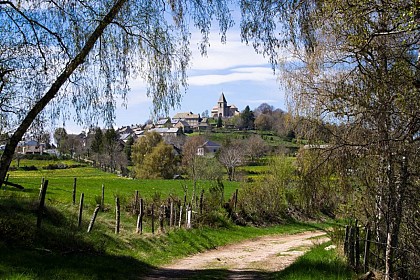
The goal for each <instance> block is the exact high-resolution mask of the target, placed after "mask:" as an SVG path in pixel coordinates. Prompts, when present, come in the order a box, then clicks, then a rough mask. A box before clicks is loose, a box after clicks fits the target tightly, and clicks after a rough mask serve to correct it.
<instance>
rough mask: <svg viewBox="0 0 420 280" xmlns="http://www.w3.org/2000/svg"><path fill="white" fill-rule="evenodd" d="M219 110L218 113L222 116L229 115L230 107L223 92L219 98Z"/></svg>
mask: <svg viewBox="0 0 420 280" xmlns="http://www.w3.org/2000/svg"><path fill="white" fill-rule="evenodd" d="M217 111H218V115H219V116H221V117H228V116H229V107H228V105H227V102H226V98H225V95H224V94H223V92H222V95H221V96H220V98H219V101H218V102H217Z"/></svg>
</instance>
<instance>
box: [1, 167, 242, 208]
mask: <svg viewBox="0 0 420 280" xmlns="http://www.w3.org/2000/svg"><path fill="white" fill-rule="evenodd" d="M65 163H66V164H67V165H71V164H76V163H75V162H71V161H66V162H65ZM47 164H50V163H47V161H46V162H44V161H32V160H31V161H26V160H22V161H21V163H20V166H30V165H35V166H37V167H39V170H36V171H22V170H17V171H11V172H9V181H10V182H13V183H17V184H20V185H22V186H24V187H25V189H24V190H23V191H20V190H17V189H14V188H12V187H8V189H9V190H10V191H12V192H16V195H19V196H26V197H37V195H38V192H39V188H40V186H41V180H42V178H45V179H46V180H48V181H49V183H48V190H47V197H48V198H49V199H50V200H53V201H59V202H60V203H64V204H68V203H71V202H72V194H73V182H74V178H77V179H76V186H77V197H79V196H80V193H82V192H83V193H84V195H85V201H86V203H87V204H92V205H96V199H97V197H98V196H100V195H101V192H102V185H104V187H105V193H106V194H105V203H108V204H111V203H113V201H114V199H115V196H116V195H118V196H120V197H126V198H129V197H132V196H133V195H134V193H135V191H136V190H137V191H139V194H140V196H141V197H143V198H152V197H154V196H157V195H158V196H161V197H162V198H164V199H166V198H167V197H169V196H173V197H174V196H175V197H183V196H184V190H187V196H191V194H192V190H193V184H192V182H191V181H189V180H158V179H156V180H142V179H135V180H134V179H130V178H123V177H119V176H117V175H115V174H111V173H106V172H103V171H101V170H99V169H96V168H93V167H78V168H68V169H55V170H44V169H42V166H45V165H47ZM212 184H214V182H209V181H202V182H199V183H198V184H197V189H198V191H199V190H201V189H205V190H208V188H210V187H211V186H212ZM223 184H224V187H225V196H226V197H230V196H231V195H232V193H233V192H234V191H235V189H236V188H240V184H239V183H238V182H229V181H225V182H223Z"/></svg>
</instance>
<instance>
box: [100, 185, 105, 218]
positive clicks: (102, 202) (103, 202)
mask: <svg viewBox="0 0 420 280" xmlns="http://www.w3.org/2000/svg"><path fill="white" fill-rule="evenodd" d="M104 208H105V186H104V184H102V195H101V211H102V212H103V211H104Z"/></svg>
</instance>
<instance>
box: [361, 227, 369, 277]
mask: <svg viewBox="0 0 420 280" xmlns="http://www.w3.org/2000/svg"><path fill="white" fill-rule="evenodd" d="M370 237H371V232H370V229H369V227H366V238H365V254H364V256H363V269H364V272H367V271H368V269H369V254H370V251H369V250H370Z"/></svg>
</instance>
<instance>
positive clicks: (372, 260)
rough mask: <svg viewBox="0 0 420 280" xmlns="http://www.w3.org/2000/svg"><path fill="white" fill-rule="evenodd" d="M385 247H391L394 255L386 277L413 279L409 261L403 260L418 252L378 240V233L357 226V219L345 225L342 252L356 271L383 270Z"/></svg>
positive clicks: (368, 228)
mask: <svg viewBox="0 0 420 280" xmlns="http://www.w3.org/2000/svg"><path fill="white" fill-rule="evenodd" d="M387 249H388V250H389V249H393V251H394V252H395V253H394V256H395V257H394V259H393V260H392V263H393V266H394V269H393V275H388V279H390V280H391V279H413V278H412V277H411V276H410V272H409V262H406V261H405V260H407V256H409V255H414V256H416V255H417V254H418V252H413V251H411V250H409V249H406V248H401V247H395V246H391V245H390V244H388V243H386V242H383V241H380V239H379V238H378V234H376V232H375V231H374V230H372V229H371V228H370V227H367V226H366V227H361V226H358V225H357V221H356V223H355V225H346V226H345V234H344V254H345V256H346V259H347V262H348V265H349V266H351V267H352V268H353V269H354V270H355V271H356V272H358V273H361V272H363V273H369V272H371V271H372V270H375V271H384V270H385V262H386V250H387ZM368 279H369V278H368ZM416 279H417V278H416Z"/></svg>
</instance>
